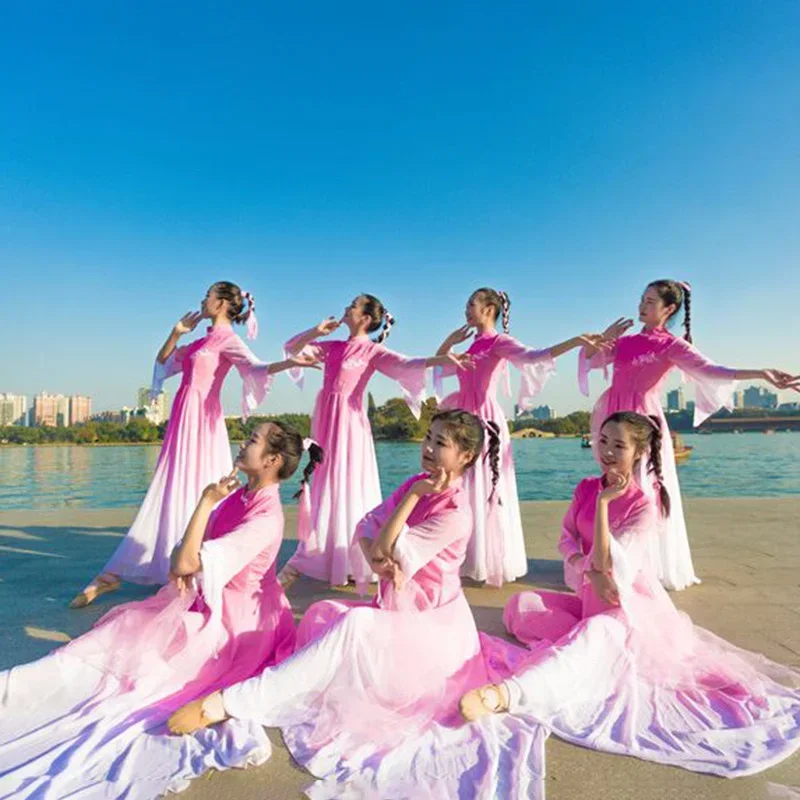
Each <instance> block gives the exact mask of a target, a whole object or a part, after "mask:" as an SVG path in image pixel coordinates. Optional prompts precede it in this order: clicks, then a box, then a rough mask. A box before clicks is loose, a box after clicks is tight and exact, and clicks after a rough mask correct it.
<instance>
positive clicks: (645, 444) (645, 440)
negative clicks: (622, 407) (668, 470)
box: [601, 411, 671, 517]
mask: <svg viewBox="0 0 800 800" xmlns="http://www.w3.org/2000/svg"><path fill="white" fill-rule="evenodd" d="M609 422H614V423H616V424H618V425H620V424H621V425H627V426H628V428H629V429H630V431H631V433H632V435H633V439H634V442H635V443H636V451H637V453H638V454H639V455H640V456H641V455H643V454H644V453H647V474H648V475H652V476H653V477H654V479H655V483H656V486H657V487H658V499H659V504H660V507H661V514H662V516H664V517H668V516H669V512H670V507H671V501H670V497H669V492H668V491H667V487H666V486H665V485H664V472H663V468H662V464H661V440H662V433H661V420H659V418H658V417H657V416H655V415H654V414H651V415H649V416H644V415H643V414H637V413H636V412H635V411H616V412H614V413H613V414H611V416H609V417H606V419H605V420H604V422H603V425H607V424H608V423H609ZM601 427H602V426H601Z"/></svg>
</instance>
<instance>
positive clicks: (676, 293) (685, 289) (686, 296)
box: [647, 278, 692, 344]
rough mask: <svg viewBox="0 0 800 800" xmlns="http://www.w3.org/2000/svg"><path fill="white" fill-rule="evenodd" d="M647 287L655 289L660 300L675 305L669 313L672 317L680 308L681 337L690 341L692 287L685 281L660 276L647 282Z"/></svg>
mask: <svg viewBox="0 0 800 800" xmlns="http://www.w3.org/2000/svg"><path fill="white" fill-rule="evenodd" d="M647 288H648V289H655V290H656V292H657V293H658V296H659V297H660V298H661V301H662V302H663V303H664V304H665V305H668V306H672V305H674V306H675V311H673V312H672V314H671V315H670V319H672V317H674V316H675V315H676V314H677V313H678V312H679V311H680V310H681V308H683V309H684V313H683V331H684V333H683V338H684V339H686V341H687V342H689V344H691V343H692V287H691V285H690V284H688V283H687V282H686V281H673V280H667V279H666V278H662V279H660V280H657V281H653V282H652V283H648V284H647Z"/></svg>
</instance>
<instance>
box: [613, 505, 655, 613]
mask: <svg viewBox="0 0 800 800" xmlns="http://www.w3.org/2000/svg"><path fill="white" fill-rule="evenodd" d="M657 535H658V510H657V508H656V504H655V501H654V500H653V499H652V498H648V497H642V498H641V500H640V501H639V502H638V503H637V504H636V505H634V506H633V508H632V509H631V510H630V511H629V512H628V514H627V515H626V516H625V518H624V519H622V520H621V521H619V522H617V523H616V524H615V526H614V527H613V528H612V530H611V541H610V544H611V571H612V574H613V576H614V582H615V583H616V584H617V588H618V589H619V593H620V599H621V600H622V601H623V604H624V600H625V596H626V595H629V594H630V591H631V589H632V587H633V582H634V581H635V580H636V576H637V575H638V574H639V572H641V570H642V569H643V568H644V567H645V566H646V565H648V563H649V559H650V555H651V552H652V546H653V543H654V540H655V537H656V536H657Z"/></svg>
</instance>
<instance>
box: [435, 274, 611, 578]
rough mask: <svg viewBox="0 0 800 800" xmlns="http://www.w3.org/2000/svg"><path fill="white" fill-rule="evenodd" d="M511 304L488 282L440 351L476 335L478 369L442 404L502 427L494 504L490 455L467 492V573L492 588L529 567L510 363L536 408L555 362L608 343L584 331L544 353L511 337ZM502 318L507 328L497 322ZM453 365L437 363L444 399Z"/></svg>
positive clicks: (525, 405)
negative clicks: (502, 389) (504, 402)
mask: <svg viewBox="0 0 800 800" xmlns="http://www.w3.org/2000/svg"><path fill="white" fill-rule="evenodd" d="M510 308H511V301H510V300H509V298H508V295H507V294H506V293H505V292H498V291H495V290H494V289H489V288H486V287H483V288H481V289H477V290H476V291H474V292H473V293H472V294H471V295H470V297H469V300H468V301H467V307H466V311H465V316H466V325H464V326H463V327H461V328H459V329H458V330H455V331H453V333H451V334H450V335H449V336H448V337H447V338H446V339H445V340H444V342H442V345H441V347H440V348H439V350H438V351H437V354H438V355H447V354H449V353H450V351H451V348H452V347H453V346H454V345H456V344H459V343H460V342H463V341H466V339H468V338H469V336H470V335H471V333H472V332H473V331H474V332H475V339H474V341H473V342H472V344H471V345H470V347H469V349H468V350H467V355H468V356H469V357H470V358H471V360H472V363H473V365H474V368H473V369H469V370H466V369H462V370H459V371H458V379H459V384H460V385H459V389H458V391H457V392H455V393H453V394H451V395H449V396H448V397H445V398H444V399H443V400H442V401H441V407H442V408H465V409H467V410H468V411H471V412H472V413H473V414H477V415H478V416H479V417H480V418H481V419H483V420H491V421H493V422H495V423H496V424H497V425H498V426H499V427H500V440H501V442H500V467H499V468H500V480H499V482H498V485H497V492H496V494H495V495H494V496H493V497H492V502H491V503H487V502H486V497H487V496H488V492H487V487H488V486H489V477H490V473H489V470H490V465H489V463H488V462H487V461H486V460H484V461H483V462H481V463H479V464H478V465H477V467H476V468H475V469H474V470H473V471H472V472H471V473H470V475H469V477H468V478H467V482H466V486H465V490H466V491H467V494H468V496H469V497H470V502H471V504H472V518H473V526H474V530H473V535H472V538H471V540H470V544H469V549H468V550H467V559H466V561H465V563H464V574H465V575H467V576H469V577H470V578H473V579H474V580H477V581H486V582H487V583H489V584H490V585H492V586H501V585H502V583H503V582H504V581H513V580H516V579H517V578H519V577H521V576H522V575H524V574H525V573H526V572H527V571H528V559H527V556H526V555H525V539H524V536H523V532H522V517H521V515H520V510H519V499H518V497H517V479H516V475H515V472H514V457H513V453H512V450H511V438H510V436H509V433H508V423H507V421H506V417H505V414H504V413H503V409H502V408H501V406H500V403H498V401H497V397H496V395H497V384H498V382H499V381H500V380H501V378H504V379H505V382H506V387H508V365H507V363H508V362H511V363H512V364H513V365H514V366H515V367H517V369H519V371H520V373H521V376H522V383H521V386H520V392H519V398H518V400H517V405H518V406H519V408H520V409H524V410H528V409H530V408H532V407H533V399H534V398H535V397H536V395H537V394H538V393H539V392H540V391H541V389H542V386H544V384H545V383H546V382H547V380H548V379H549V377H550V376H551V375H552V374H553V372H555V359H556V358H558V357H559V356H561V355H563V354H564V353H567V352H569V351H570V350H572V349H573V348H575V347H580V346H581V345H586V344H589V343H592V344H593V345H596V346H598V347H602V346H603V345H602V340H601V337H599V336H596V335H592V334H584V335H583V336H575V337H573V338H572V339H568V340H567V341H565V342H561V343H560V344H557V345H554V346H553V347H549V348H546V349H544V350H534V349H532V348H528V347H526V346H525V345H524V344H522V343H521V342H519V341H518V340H517V339H514V338H513V337H512V336H509V335H508V331H509V327H510V324H509V323H510ZM499 320H502V325H503V333H498V331H497V329H496V325H497V322H498V321H499ZM453 373H455V370H454V369H452V368H449V367H443V368H437V370H436V371H435V373H434V375H435V377H434V381H435V384H436V393H437V396H438V397H440V398H441V396H442V394H443V392H442V389H441V379H442V377H444V376H445V375H448V374H453Z"/></svg>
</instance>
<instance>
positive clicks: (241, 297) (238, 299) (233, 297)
mask: <svg viewBox="0 0 800 800" xmlns="http://www.w3.org/2000/svg"><path fill="white" fill-rule="evenodd" d="M211 288H212V289H213V290H214V291H215V292H216V293H217V297H218V298H219V299H220V300H227V301H228V319H229V320H230V321H231V322H232V323H233V324H234V325H243V324H244V323H245V322H247V320H248V318H249V317H250V314H251V312H254V311H255V309H256V303H255V299H254V298H253V295H251V294H250V293H249V292H243V291H242V290H241V289H240V288H239V287H238V286H237V285H236V284H235V283H231V282H230V281H217V282H216V283H215V284H213V285H212V286H211ZM245 301H247V310H245Z"/></svg>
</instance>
